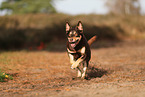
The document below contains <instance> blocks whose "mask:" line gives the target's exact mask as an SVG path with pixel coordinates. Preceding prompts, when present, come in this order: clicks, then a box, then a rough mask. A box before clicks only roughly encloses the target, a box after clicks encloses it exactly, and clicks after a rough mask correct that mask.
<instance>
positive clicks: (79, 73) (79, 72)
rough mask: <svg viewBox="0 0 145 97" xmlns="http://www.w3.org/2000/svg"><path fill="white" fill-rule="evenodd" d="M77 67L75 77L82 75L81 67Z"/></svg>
mask: <svg viewBox="0 0 145 97" xmlns="http://www.w3.org/2000/svg"><path fill="white" fill-rule="evenodd" d="M77 69H78V76H77V77H81V76H82V72H81V69H80V68H79V67H77Z"/></svg>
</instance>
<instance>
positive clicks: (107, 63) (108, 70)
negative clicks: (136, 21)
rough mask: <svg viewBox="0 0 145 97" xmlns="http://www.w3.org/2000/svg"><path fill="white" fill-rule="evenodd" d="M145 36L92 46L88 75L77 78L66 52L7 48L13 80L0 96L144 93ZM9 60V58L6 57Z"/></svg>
mask: <svg viewBox="0 0 145 97" xmlns="http://www.w3.org/2000/svg"><path fill="white" fill-rule="evenodd" d="M144 43H145V40H140V41H133V42H123V43H118V44H116V45H114V46H112V47H111V46H110V47H104V48H99V49H92V59H91V62H90V67H89V70H88V76H89V78H88V79H86V80H81V79H77V78H75V76H76V71H75V70H71V69H70V65H69V59H68V57H67V54H66V52H47V51H40V52H27V51H20V52H4V53H1V54H2V55H5V56H7V60H9V61H8V62H7V64H9V65H6V64H4V63H5V62H4V63H1V65H2V66H3V68H4V69H6V70H7V69H8V71H7V72H9V73H10V74H13V76H14V80H11V81H9V82H4V83H0V97H12V96H14V97H20V96H26V97H144V95H145V44H144ZM7 60H6V61H7Z"/></svg>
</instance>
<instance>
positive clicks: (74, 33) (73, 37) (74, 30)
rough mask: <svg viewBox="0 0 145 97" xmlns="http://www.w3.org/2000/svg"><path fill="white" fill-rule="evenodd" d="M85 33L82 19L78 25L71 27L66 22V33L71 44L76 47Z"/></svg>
mask: <svg viewBox="0 0 145 97" xmlns="http://www.w3.org/2000/svg"><path fill="white" fill-rule="evenodd" d="M82 33H83V26H82V23H81V21H79V22H78V25H77V26H75V27H71V26H70V25H69V23H68V22H66V35H67V39H68V42H69V44H70V45H71V47H72V48H74V47H75V46H76V45H77V44H78V43H79V42H80V40H81V38H82Z"/></svg>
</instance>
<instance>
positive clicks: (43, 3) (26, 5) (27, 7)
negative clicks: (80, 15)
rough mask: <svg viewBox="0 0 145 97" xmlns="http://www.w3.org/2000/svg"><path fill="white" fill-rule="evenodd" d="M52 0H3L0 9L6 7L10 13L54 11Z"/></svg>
mask: <svg viewBox="0 0 145 97" xmlns="http://www.w3.org/2000/svg"><path fill="white" fill-rule="evenodd" d="M51 3H52V0H5V1H4V2H3V3H2V5H1V7H0V10H4V9H7V10H9V11H8V12H12V14H27V13H56V10H55V8H54V7H53V5H52V4H51Z"/></svg>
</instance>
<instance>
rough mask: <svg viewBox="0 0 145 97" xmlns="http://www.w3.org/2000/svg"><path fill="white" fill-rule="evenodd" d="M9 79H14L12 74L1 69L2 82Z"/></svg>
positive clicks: (0, 78)
mask: <svg viewBox="0 0 145 97" xmlns="http://www.w3.org/2000/svg"><path fill="white" fill-rule="evenodd" d="M8 80H13V77H12V76H11V75H10V74H6V73H4V72H1V70H0V82H6V81H8Z"/></svg>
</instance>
